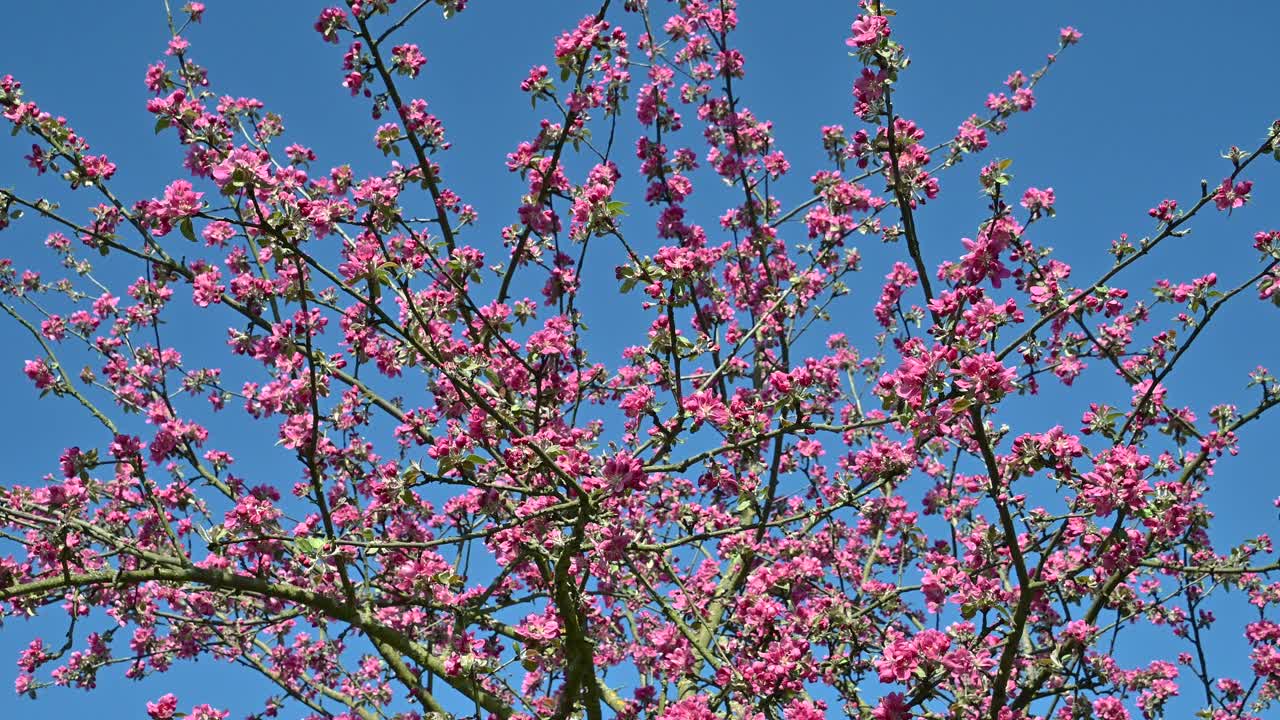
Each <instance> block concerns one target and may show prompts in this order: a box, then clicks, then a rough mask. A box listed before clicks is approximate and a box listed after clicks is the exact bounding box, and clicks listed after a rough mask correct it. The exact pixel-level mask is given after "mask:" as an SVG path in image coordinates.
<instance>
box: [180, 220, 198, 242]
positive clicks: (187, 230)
mask: <svg viewBox="0 0 1280 720" xmlns="http://www.w3.org/2000/svg"><path fill="white" fill-rule="evenodd" d="M178 231H179V232H181V233H182V237H184V238H186V239H188V240H190V241H191V242H195V241H196V229H195V227H193V226H192V224H191V218H182V222H180V223H178Z"/></svg>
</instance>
